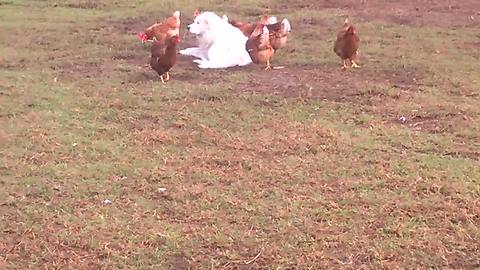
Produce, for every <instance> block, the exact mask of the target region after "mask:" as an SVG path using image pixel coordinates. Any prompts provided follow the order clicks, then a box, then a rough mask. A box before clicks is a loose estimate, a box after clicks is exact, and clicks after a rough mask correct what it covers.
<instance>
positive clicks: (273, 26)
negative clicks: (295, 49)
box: [229, 15, 291, 50]
mask: <svg viewBox="0 0 480 270" xmlns="http://www.w3.org/2000/svg"><path fill="white" fill-rule="evenodd" d="M276 20H277V19H276V18H275V17H269V16H268V15H264V16H262V19H261V20H260V22H259V23H243V22H240V21H235V20H230V21H229V22H230V24H231V25H233V26H235V27H237V28H238V29H240V31H242V33H243V34H244V35H245V36H247V37H250V36H251V35H252V33H253V31H254V30H255V28H256V27H257V26H258V25H259V24H264V25H265V26H267V28H268V31H269V33H270V36H269V37H270V43H271V44H272V47H273V49H275V50H278V49H280V48H282V47H284V46H285V44H287V39H288V34H289V33H290V31H291V27H290V22H289V21H288V20H287V19H283V20H282V21H281V22H276Z"/></svg>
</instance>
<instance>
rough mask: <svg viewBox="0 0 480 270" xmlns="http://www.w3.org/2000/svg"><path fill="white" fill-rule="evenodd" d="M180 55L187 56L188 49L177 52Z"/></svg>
mask: <svg viewBox="0 0 480 270" xmlns="http://www.w3.org/2000/svg"><path fill="white" fill-rule="evenodd" d="M178 52H179V53H180V54H183V55H188V49H185V50H180V51H178Z"/></svg>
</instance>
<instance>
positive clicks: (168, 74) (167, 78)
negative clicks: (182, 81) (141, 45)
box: [165, 71, 170, 82]
mask: <svg viewBox="0 0 480 270" xmlns="http://www.w3.org/2000/svg"><path fill="white" fill-rule="evenodd" d="M169 80H170V73H168V71H167V77H166V78H165V81H166V82H167V81H169Z"/></svg>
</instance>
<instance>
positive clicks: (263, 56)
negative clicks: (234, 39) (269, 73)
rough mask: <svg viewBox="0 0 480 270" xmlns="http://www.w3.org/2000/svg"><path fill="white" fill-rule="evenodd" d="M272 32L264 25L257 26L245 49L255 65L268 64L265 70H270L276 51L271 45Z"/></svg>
mask: <svg viewBox="0 0 480 270" xmlns="http://www.w3.org/2000/svg"><path fill="white" fill-rule="evenodd" d="M269 34H270V32H269V31H268V28H267V26H265V25H263V24H257V26H256V28H255V30H254V31H253V33H252V35H251V36H250V37H249V38H248V40H247V43H246V44H245V47H246V49H247V52H248V54H249V55H250V58H252V62H254V63H255V64H266V65H267V67H266V68H265V70H270V69H272V67H271V66H270V62H271V61H272V58H273V55H274V54H275V50H274V49H273V47H272V45H271V44H270V38H269Z"/></svg>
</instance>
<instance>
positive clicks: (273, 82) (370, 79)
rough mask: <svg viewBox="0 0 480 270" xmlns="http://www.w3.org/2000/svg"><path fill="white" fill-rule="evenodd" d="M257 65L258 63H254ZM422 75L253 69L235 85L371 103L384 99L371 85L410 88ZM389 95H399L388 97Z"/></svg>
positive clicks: (332, 69) (245, 89)
mask: <svg viewBox="0 0 480 270" xmlns="http://www.w3.org/2000/svg"><path fill="white" fill-rule="evenodd" d="M253 68H258V66H253ZM420 77H421V75H420V74H418V73H416V72H415V71H409V70H396V71H385V72H373V71H366V70H362V69H358V70H347V71H342V70H340V68H337V67H286V68H285V69H281V70H274V71H271V72H268V71H259V72H252V74H251V75H250V76H249V79H248V80H246V81H245V82H242V83H240V84H239V85H237V86H236V89H237V90H238V91H241V92H258V93H274V94H277V95H281V96H285V97H307V98H319V99H327V100H331V101H337V102H358V101H362V100H363V101H367V103H369V101H368V100H370V102H373V101H374V100H371V98H375V99H382V98H387V96H386V94H384V93H382V91H378V89H372V88H371V85H373V84H378V85H382V86H384V88H390V87H392V88H398V89H400V90H401V91H407V92H408V91H411V90H415V89H417V88H418V81H419V79H420ZM390 98H401V97H400V96H397V97H396V96H395V95H393V96H390ZM365 99H368V100H365Z"/></svg>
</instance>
